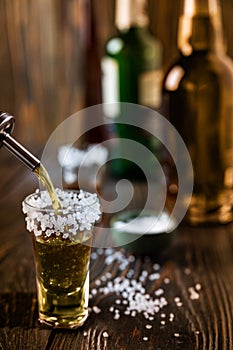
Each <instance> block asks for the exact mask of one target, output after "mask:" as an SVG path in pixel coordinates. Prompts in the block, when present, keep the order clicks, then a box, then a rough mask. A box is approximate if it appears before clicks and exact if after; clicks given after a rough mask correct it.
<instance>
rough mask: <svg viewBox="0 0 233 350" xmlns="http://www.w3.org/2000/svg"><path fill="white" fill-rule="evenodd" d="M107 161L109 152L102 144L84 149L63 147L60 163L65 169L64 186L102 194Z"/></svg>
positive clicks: (60, 150)
mask: <svg viewBox="0 0 233 350" xmlns="http://www.w3.org/2000/svg"><path fill="white" fill-rule="evenodd" d="M107 159H108V150H107V149H106V148H105V147H104V146H102V145H101V144H93V145H88V147H86V148H84V149H80V148H77V147H74V146H71V145H63V146H61V147H60V149H59V151H58V162H59V164H60V166H61V167H62V169H63V172H62V175H63V186H64V187H65V188H67V189H80V188H81V189H83V190H85V191H88V192H91V193H95V192H97V193H100V194H101V192H102V185H103V181H104V176H105V168H106V166H105V164H106V162H107Z"/></svg>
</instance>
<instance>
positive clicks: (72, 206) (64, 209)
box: [22, 189, 99, 214]
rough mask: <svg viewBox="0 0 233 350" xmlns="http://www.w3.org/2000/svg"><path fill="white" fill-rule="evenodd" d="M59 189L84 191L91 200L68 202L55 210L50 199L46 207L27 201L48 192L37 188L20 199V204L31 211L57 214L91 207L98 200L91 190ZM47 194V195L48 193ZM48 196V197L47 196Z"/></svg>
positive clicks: (73, 191)
mask: <svg viewBox="0 0 233 350" xmlns="http://www.w3.org/2000/svg"><path fill="white" fill-rule="evenodd" d="M59 190H61V191H62V192H68V193H75V194H79V193H80V192H82V193H84V194H85V195H88V197H87V198H90V197H92V198H93V200H92V202H91V203H86V204H85V203H80V204H79V203H72V202H71V203H70V204H69V205H68V206H66V207H62V208H59V209H57V210H55V209H54V208H53V207H52V203H51V201H50V203H49V206H47V207H44V208H43V207H38V206H36V205H33V204H31V203H29V200H30V199H31V198H33V197H35V196H40V195H41V193H48V192H47V191H46V190H39V191H38V192H34V193H31V194H29V195H27V196H26V197H25V198H24V199H23V201H22V204H24V205H25V206H26V207H27V208H28V209H29V210H33V211H40V212H46V213H55V212H56V213H57V214H61V213H64V212H66V213H67V212H69V213H72V212H77V210H78V209H79V208H88V207H90V208H91V207H92V206H93V205H95V204H96V203H98V202H99V199H98V196H97V194H96V193H91V192H88V191H84V190H72V189H59ZM48 196H49V195H48ZM48 198H49V197H48Z"/></svg>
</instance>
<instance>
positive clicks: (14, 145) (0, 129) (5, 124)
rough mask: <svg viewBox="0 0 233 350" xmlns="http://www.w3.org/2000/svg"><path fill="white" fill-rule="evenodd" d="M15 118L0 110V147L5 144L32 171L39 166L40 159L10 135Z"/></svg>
mask: <svg viewBox="0 0 233 350" xmlns="http://www.w3.org/2000/svg"><path fill="white" fill-rule="evenodd" d="M14 123H15V118H14V117H12V116H11V115H10V114H8V113H5V112H0V147H1V146H5V147H6V148H7V149H8V150H9V151H10V152H11V153H12V154H13V155H14V156H16V157H17V158H18V159H19V160H20V161H21V162H23V163H24V164H25V165H26V166H27V167H28V168H29V169H30V170H32V171H34V170H35V169H36V168H37V167H39V166H40V160H39V159H37V158H36V157H34V156H33V155H32V154H31V153H30V152H29V151H28V150H27V149H26V148H24V147H23V146H22V145H21V144H20V143H19V142H17V141H16V140H15V139H14V138H13V137H12V136H11V132H12V131H13V128H14Z"/></svg>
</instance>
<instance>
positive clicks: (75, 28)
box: [0, 0, 233, 149]
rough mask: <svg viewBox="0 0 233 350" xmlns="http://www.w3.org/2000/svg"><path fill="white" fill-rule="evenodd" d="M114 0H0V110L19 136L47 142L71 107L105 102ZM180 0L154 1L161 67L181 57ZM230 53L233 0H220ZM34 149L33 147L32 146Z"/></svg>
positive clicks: (26, 140)
mask: <svg viewBox="0 0 233 350" xmlns="http://www.w3.org/2000/svg"><path fill="white" fill-rule="evenodd" d="M114 4H115V1H114V0H37V1H33V0H0V33H1V40H0V79H1V85H0V109H1V110H3V111H7V112H9V113H11V114H13V115H14V116H15V117H16V127H15V132H14V135H15V136H16V137H17V138H18V139H19V140H20V141H21V142H22V143H24V144H25V145H26V146H29V145H31V146H32V145H33V147H36V146H41V145H42V146H43V144H44V143H45V142H46V140H47V138H48V136H49V135H50V133H51V132H52V131H53V130H54V129H55V127H56V126H57V125H58V124H59V123H60V122H61V121H62V120H64V119H65V118H67V117H69V116H70V115H71V114H72V113H74V112H76V111H78V110H80V109H82V108H85V107H87V106H90V105H93V104H96V103H100V102H101V87H100V74H101V73H100V66H99V60H100V58H101V56H102V55H103V49H104V43H105V42H106V40H107V38H109V37H110V36H111V35H113V34H114V33H115V32H116V29H115V26H114ZM179 10H180V0H176V1H174V0H149V17H150V28H151V31H152V32H153V33H154V34H155V35H156V36H157V37H158V38H159V39H161V41H162V44H163V47H164V69H165V70H166V68H167V67H168V65H169V63H170V62H171V61H172V59H173V58H174V57H175V56H176V53H177V52H176V50H177V49H176V36H177V34H176V33H177V24H178V15H179ZM222 10H223V24H224V32H225V37H226V43H227V47H228V54H229V55H230V56H231V57H233V29H232V14H233V1H232V0H223V1H222ZM31 149H32V147H31Z"/></svg>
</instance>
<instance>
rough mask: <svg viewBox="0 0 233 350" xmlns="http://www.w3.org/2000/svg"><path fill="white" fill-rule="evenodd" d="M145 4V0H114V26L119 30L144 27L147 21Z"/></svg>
mask: <svg viewBox="0 0 233 350" xmlns="http://www.w3.org/2000/svg"><path fill="white" fill-rule="evenodd" d="M147 5H148V4H147V0H116V15H115V24H116V27H117V28H118V29H119V30H127V29H129V28H130V27H146V26H147V25H148V23H149V18H148V14H147Z"/></svg>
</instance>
